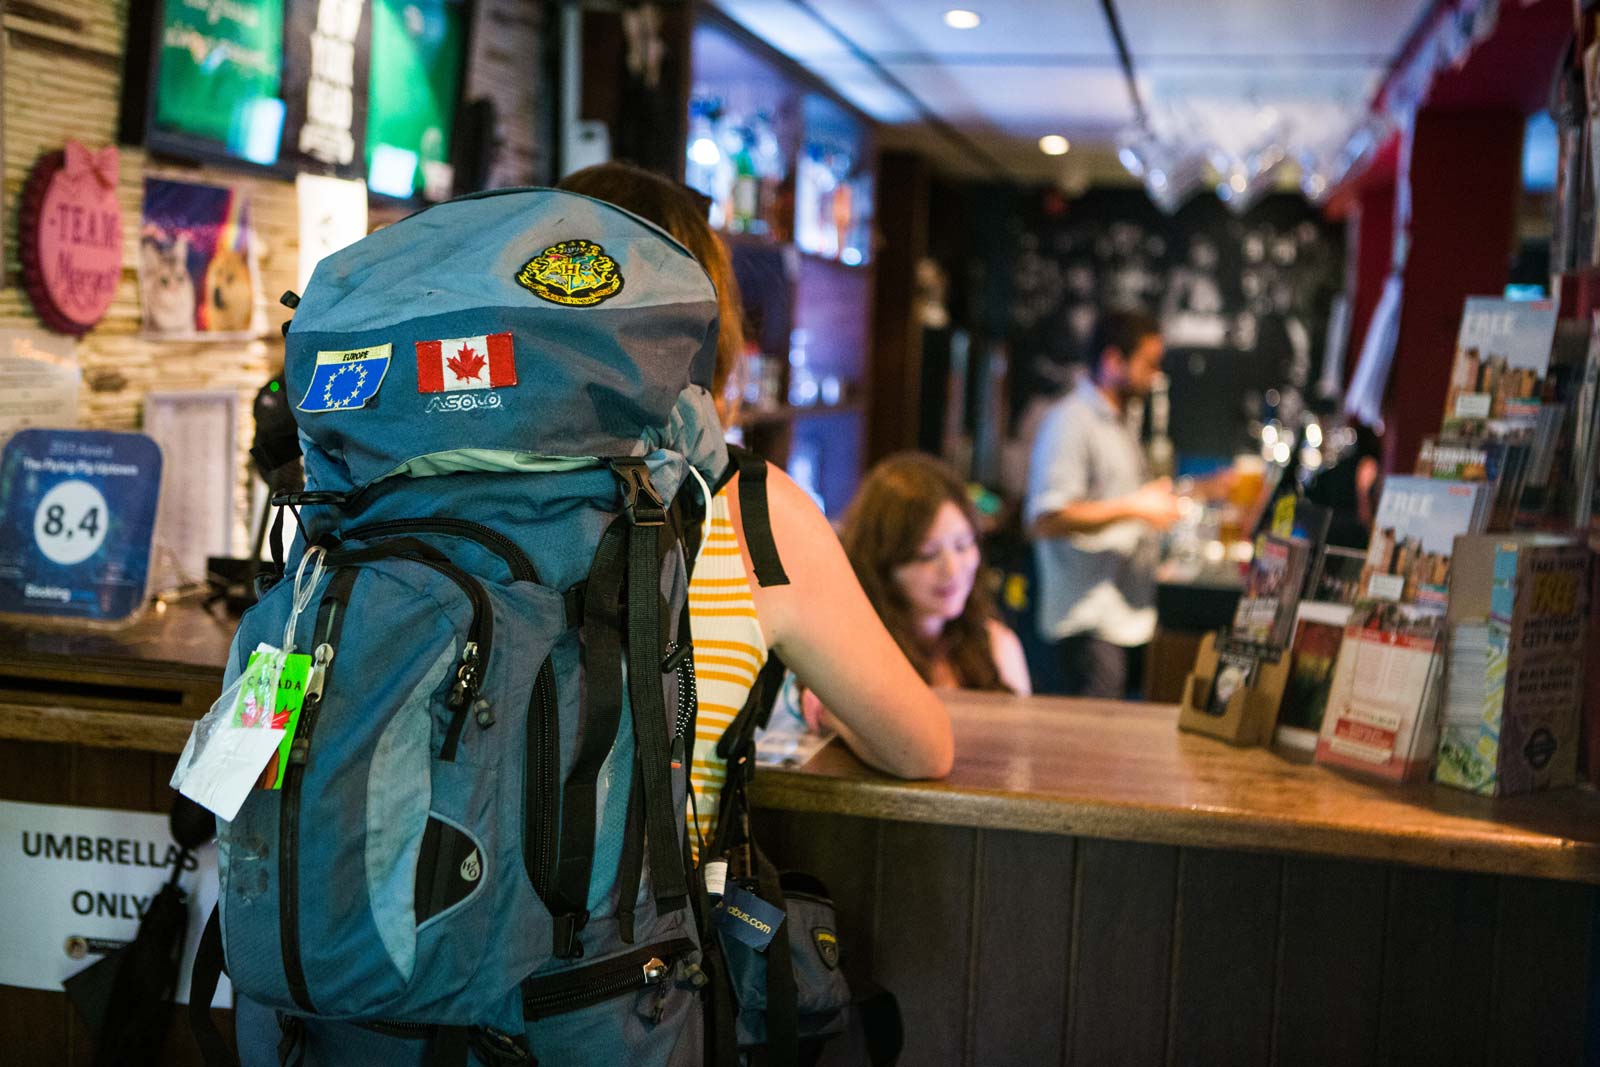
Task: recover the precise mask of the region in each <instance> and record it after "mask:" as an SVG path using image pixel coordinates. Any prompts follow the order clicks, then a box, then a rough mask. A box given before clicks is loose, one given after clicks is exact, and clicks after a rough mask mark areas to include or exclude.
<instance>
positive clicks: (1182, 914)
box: [756, 811, 1597, 1067]
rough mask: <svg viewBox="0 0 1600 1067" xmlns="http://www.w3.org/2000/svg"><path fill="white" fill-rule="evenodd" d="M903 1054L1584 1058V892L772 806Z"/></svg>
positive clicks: (778, 853)
mask: <svg viewBox="0 0 1600 1067" xmlns="http://www.w3.org/2000/svg"><path fill="white" fill-rule="evenodd" d="M756 827H757V833H758V834H759V835H760V838H761V840H762V841H763V845H764V847H765V848H766V849H767V851H768V852H769V854H770V855H771V857H772V859H773V860H774V862H775V863H777V865H778V866H779V868H780V869H795V870H805V871H808V872H810V873H812V874H815V875H817V876H819V877H820V878H821V879H822V880H823V882H824V883H825V884H827V885H828V887H829V889H830V890H831V892H832V895H833V897H834V900H835V901H836V903H837V906H838V909H839V935H840V943H841V945H842V948H843V952H844V956H843V960H844V963H843V965H844V967H845V971H846V973H847V974H849V975H850V976H851V979H852V981H859V980H860V979H862V978H865V977H867V976H870V977H871V978H872V979H873V980H875V981H876V982H878V983H879V984H881V985H883V986H884V987H886V988H888V989H891V990H893V991H894V993H895V994H896V996H897V997H898V998H899V1000H900V1007H901V1011H902V1013H903V1015H904V1018H905V1031H906V1048H905V1053H904V1055H903V1056H902V1057H901V1059H900V1062H901V1063H903V1064H917V1065H918V1067H939V1065H946V1064H948V1065H960V1067H989V1065H1007V1064H1018V1065H1027V1067H1034V1065H1045V1064H1049V1065H1054V1064H1083V1065H1092V1067H1099V1065H1102V1064H1129V1065H1143V1064H1196V1065H1223V1064H1226V1065H1228V1067H1250V1065H1257V1064H1260V1065H1281V1067H1300V1065H1308V1064H1316V1065H1328V1067H1338V1065H1345V1064H1348V1065H1351V1067H1356V1065H1367V1064H1394V1065H1397V1067H1400V1065H1404V1067H1410V1065H1415V1064H1434V1063H1438V1064H1446V1063H1448V1064H1494V1065H1521V1064H1526V1065H1528V1067H1548V1065H1554V1064H1577V1063H1580V1062H1594V1061H1593V1059H1592V1058H1589V1059H1586V1058H1585V1053H1586V1049H1585V1043H1586V1041H1590V1040H1592V1039H1591V1038H1590V1037H1589V1031H1590V1030H1591V1029H1592V1026H1590V1024H1589V1020H1588V1019H1587V1011H1586V1009H1587V1005H1588V1002H1589V997H1590V988H1591V981H1590V973H1589V972H1590V961H1591V944H1592V942H1593V939H1594V933H1595V927H1594V922H1595V909H1596V900H1597V891H1596V890H1595V889H1594V888H1593V887H1591V886H1587V885H1581V884H1576V883H1570V882H1556V881H1548V880H1541V879H1529V878H1517V877H1510V876H1502V875H1489V874H1472V873H1463V872H1456V871H1439V870H1424V869H1418V868H1412V867H1404V866H1397V865H1393V864H1377V863H1367V862H1357V861H1349V860H1330V859H1320V858H1314V857H1302V856H1277V855H1269V854H1263V853H1253V852H1248V853H1247V852H1237V851H1231V850H1215V849H1206V848H1195V847H1176V846H1172V845H1155V844H1140V843H1131V842H1125V841H1107V840H1096V839H1093V838H1081V837H1072V836H1066V835H1062V834H1055V833H1050V834H1043V833H1028V832H1023V831H1016V830H987V829H977V828H972V827H960V826H940V825H936V824H931V823H907V822H895V821H888V820H880V819H869V818H857V817H853V816H843V815H831V814H826V813H820V812H797V811H763V812H760V813H758V817H757V820H756Z"/></svg>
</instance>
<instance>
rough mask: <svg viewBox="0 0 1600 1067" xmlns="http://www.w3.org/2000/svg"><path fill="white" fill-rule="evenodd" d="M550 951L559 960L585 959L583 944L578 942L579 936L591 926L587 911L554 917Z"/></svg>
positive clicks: (571, 912)
mask: <svg viewBox="0 0 1600 1067" xmlns="http://www.w3.org/2000/svg"><path fill="white" fill-rule="evenodd" d="M550 918H551V920H552V925H551V932H552V934H553V936H552V938H551V942H552V947H551V949H550V951H551V952H552V953H554V954H555V957H556V958H557V959H562V960H577V959H582V958H583V942H582V941H579V940H578V934H579V933H581V932H582V930H583V928H584V927H585V926H587V925H589V913H588V912H587V911H570V912H567V913H565V914H563V915H552V916H551V917H550Z"/></svg>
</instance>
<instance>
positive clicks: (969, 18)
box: [944, 7, 983, 30]
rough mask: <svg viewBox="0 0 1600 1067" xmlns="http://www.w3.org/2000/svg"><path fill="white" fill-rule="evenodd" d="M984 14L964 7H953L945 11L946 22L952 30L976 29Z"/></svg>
mask: <svg viewBox="0 0 1600 1067" xmlns="http://www.w3.org/2000/svg"><path fill="white" fill-rule="evenodd" d="M982 21H983V16H982V15H979V14H978V13H977V12H976V11H968V10H967V9H966V8H964V7H953V8H951V9H950V10H949V11H946V12H945V13H944V24H945V25H946V26H949V27H950V28H951V29H952V30H975V29H977V28H978V24H979V23H980V22H982Z"/></svg>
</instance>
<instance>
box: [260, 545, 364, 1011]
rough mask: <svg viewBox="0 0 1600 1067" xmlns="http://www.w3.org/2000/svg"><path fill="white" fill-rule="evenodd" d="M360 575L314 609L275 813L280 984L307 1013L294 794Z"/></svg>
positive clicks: (333, 581)
mask: <svg viewBox="0 0 1600 1067" xmlns="http://www.w3.org/2000/svg"><path fill="white" fill-rule="evenodd" d="M359 573H360V571H359V570H357V569H356V568H354V567H350V568H345V569H341V570H338V571H336V572H335V573H334V576H333V577H332V578H330V579H329V580H328V587H327V589H326V590H325V591H324V592H323V595H322V603H321V604H320V605H319V606H318V608H317V624H316V627H315V630H314V633H315V635H316V636H315V640H316V644H315V646H314V648H315V651H314V652H313V653H312V666H311V675H310V676H309V677H308V678H307V679H306V695H305V700H304V702H303V703H302V704H301V707H300V723H299V728H298V729H297V730H296V733H295V738H294V740H293V741H292V742H291V743H290V745H289V763H288V766H287V767H285V768H284V772H283V796H282V798H281V799H280V804H281V805H282V807H281V809H280V811H279V813H278V903H279V907H280V912H279V916H278V938H279V945H280V947H281V949H282V952H283V974H284V980H285V982H286V983H287V984H288V986H289V995H290V996H292V997H293V998H294V1002H295V1003H296V1004H297V1005H299V1006H300V1007H301V1008H303V1009H304V1010H305V1011H307V1012H314V1011H315V1010H316V1008H315V1007H314V1006H313V1005H312V1002H311V993H310V991H309V990H308V989H307V987H306V973H305V968H304V966H303V964H302V963H301V960H300V866H299V855H298V853H299V847H300V791H301V789H302V787H303V784H304V780H305V773H306V759H307V758H308V757H309V755H310V753H311V734H312V731H313V730H315V729H316V726H317V712H318V711H319V710H321V708H322V696H323V693H324V692H325V691H326V690H327V686H328V675H329V672H330V670H331V668H332V664H333V657H334V652H335V650H336V649H337V648H338V646H339V637H340V634H341V633H342V632H343V630H344V620H345V617H346V615H347V614H348V613H347V612H346V611H345V610H344V609H345V608H346V607H348V606H349V603H350V591H351V589H352V588H353V587H354V586H355V584H356V577H357V575H358V574H359Z"/></svg>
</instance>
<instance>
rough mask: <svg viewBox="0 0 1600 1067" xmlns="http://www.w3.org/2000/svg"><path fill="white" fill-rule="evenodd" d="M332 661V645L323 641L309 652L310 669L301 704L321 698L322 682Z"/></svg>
mask: <svg viewBox="0 0 1600 1067" xmlns="http://www.w3.org/2000/svg"><path fill="white" fill-rule="evenodd" d="M332 662H333V646H332V645H330V644H328V643H327V642H326V641H324V642H323V643H322V644H320V645H318V646H317V650H316V651H315V652H313V653H312V654H311V671H310V673H309V674H307V675H306V695H305V700H304V701H302V704H304V703H309V702H311V701H313V700H319V701H320V700H321V699H322V683H323V680H324V679H325V678H326V677H327V674H328V664H330V663H332Z"/></svg>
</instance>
